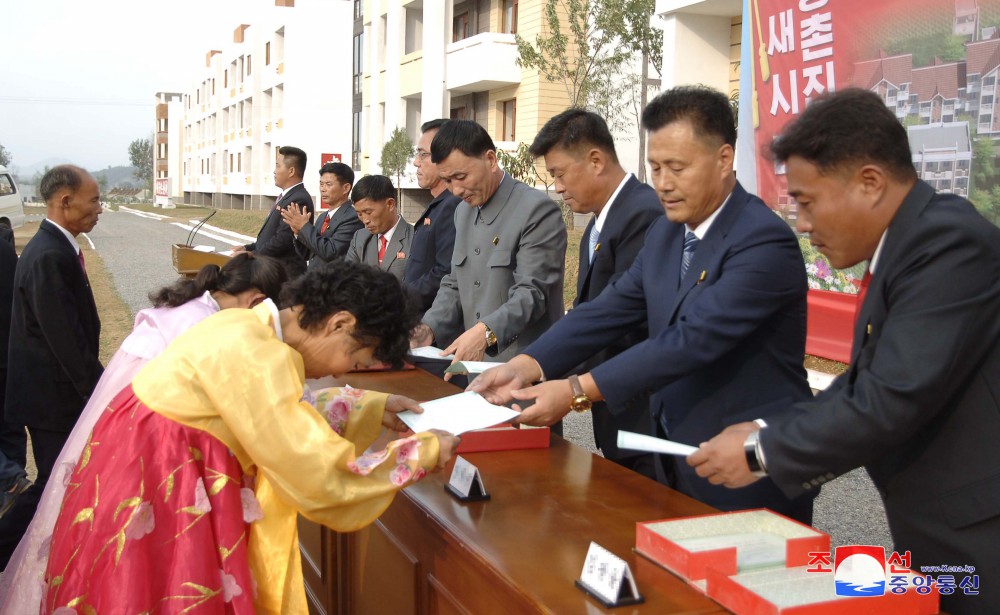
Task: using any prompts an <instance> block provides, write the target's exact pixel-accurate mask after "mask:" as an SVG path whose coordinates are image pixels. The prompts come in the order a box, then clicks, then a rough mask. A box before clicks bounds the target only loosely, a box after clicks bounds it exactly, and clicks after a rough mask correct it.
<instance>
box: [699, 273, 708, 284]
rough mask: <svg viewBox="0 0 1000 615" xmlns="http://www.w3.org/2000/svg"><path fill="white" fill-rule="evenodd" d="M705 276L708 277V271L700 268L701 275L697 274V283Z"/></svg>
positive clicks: (703, 279)
mask: <svg viewBox="0 0 1000 615" xmlns="http://www.w3.org/2000/svg"><path fill="white" fill-rule="evenodd" d="M706 277H708V272H707V271H705V270H702V272H701V275H700V276H698V284H701V283H702V282H704V281H705V278H706Z"/></svg>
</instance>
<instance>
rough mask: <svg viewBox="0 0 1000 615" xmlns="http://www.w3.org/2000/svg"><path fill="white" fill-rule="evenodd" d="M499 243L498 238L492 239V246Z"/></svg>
mask: <svg viewBox="0 0 1000 615" xmlns="http://www.w3.org/2000/svg"><path fill="white" fill-rule="evenodd" d="M499 243H500V237H499V236H497V237H494V238H493V245H498V244H499Z"/></svg>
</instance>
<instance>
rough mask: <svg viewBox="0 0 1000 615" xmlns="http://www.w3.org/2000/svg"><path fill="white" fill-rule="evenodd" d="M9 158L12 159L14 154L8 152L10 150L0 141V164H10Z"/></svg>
mask: <svg viewBox="0 0 1000 615" xmlns="http://www.w3.org/2000/svg"><path fill="white" fill-rule="evenodd" d="M11 160H14V156H13V155H12V154H11V153H10V150H8V149H7V148H6V147H4V146H3V143H0V166H3V167H7V166H10V162H11Z"/></svg>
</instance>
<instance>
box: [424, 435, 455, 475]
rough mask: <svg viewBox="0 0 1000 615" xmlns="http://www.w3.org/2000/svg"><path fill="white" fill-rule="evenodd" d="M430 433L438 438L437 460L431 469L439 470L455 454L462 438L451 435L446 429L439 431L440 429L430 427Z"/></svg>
mask: <svg viewBox="0 0 1000 615" xmlns="http://www.w3.org/2000/svg"><path fill="white" fill-rule="evenodd" d="M430 433H432V434H434V435H435V436H437V439H438V460H437V465H436V466H434V470H433V471H434V472H440V471H441V470H443V469H444V467H445V466H446V465H448V462H449V461H451V458H452V457H454V456H455V449H457V448H458V445H459V444H461V443H462V438H460V437H458V436H453V435H451V434H450V433H448V432H447V431H441V430H440V429H431V430H430Z"/></svg>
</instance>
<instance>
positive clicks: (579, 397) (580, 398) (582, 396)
mask: <svg viewBox="0 0 1000 615" xmlns="http://www.w3.org/2000/svg"><path fill="white" fill-rule="evenodd" d="M569 388H570V389H571V390H572V391H573V401H571V402H570V403H569V409H570V410H573V411H574V412H586V411H587V410H590V408H591V406H593V405H594V404H593V402H591V401H590V398H589V397H587V394H586V393H584V392H583V387H582V386H580V378H578V377H577V376H575V375H573V376H570V377H569Z"/></svg>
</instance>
